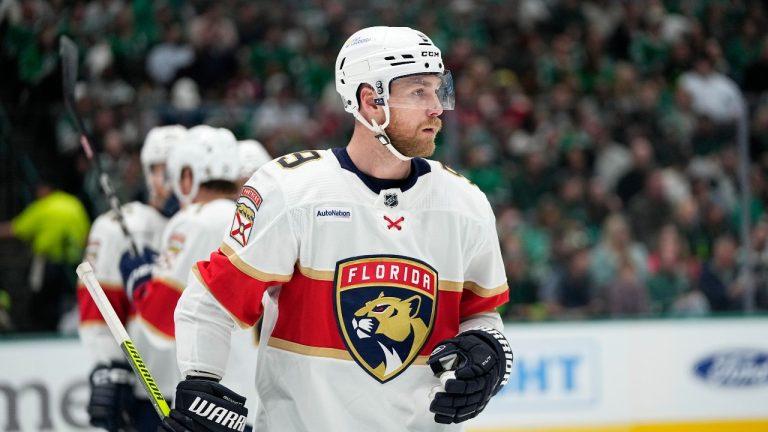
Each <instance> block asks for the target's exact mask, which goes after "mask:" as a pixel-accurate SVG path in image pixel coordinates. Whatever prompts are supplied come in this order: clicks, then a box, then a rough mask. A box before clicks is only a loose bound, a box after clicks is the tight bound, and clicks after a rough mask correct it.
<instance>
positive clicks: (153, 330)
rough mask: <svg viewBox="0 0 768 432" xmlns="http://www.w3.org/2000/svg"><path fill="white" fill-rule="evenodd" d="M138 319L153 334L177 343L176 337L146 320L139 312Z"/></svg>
mask: <svg viewBox="0 0 768 432" xmlns="http://www.w3.org/2000/svg"><path fill="white" fill-rule="evenodd" d="M136 319H137V320H138V321H139V322H140V323H141V326H142V327H144V328H145V329H147V330H149V332H150V333H152V334H153V335H155V336H157V337H159V338H160V339H162V340H164V341H167V342H170V343H176V338H175V337H173V336H168V335H167V334H165V333H163V332H162V331H160V329H158V328H157V327H155V326H153V325H152V324H151V323H150V322H149V321H147V320H145V319H144V318H143V317H142V316H141V314H138V315H137V317H136Z"/></svg>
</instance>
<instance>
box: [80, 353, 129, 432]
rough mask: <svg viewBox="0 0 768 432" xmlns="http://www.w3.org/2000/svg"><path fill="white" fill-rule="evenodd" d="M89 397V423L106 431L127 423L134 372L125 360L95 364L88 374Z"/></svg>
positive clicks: (122, 426) (124, 425)
mask: <svg viewBox="0 0 768 432" xmlns="http://www.w3.org/2000/svg"><path fill="white" fill-rule="evenodd" d="M89 381H90V385H91V397H90V399H88V416H89V417H90V423H91V426H95V427H98V428H102V429H106V430H108V431H110V432H113V431H117V430H120V429H125V428H126V426H128V425H129V424H130V420H131V419H130V412H131V411H132V409H133V404H134V398H133V383H134V376H133V372H132V371H131V367H130V366H128V363H123V362H116V361H113V362H112V363H110V364H108V365H106V364H98V365H96V367H95V368H94V369H93V371H92V372H91V376H90V379H89Z"/></svg>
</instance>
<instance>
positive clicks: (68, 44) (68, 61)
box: [59, 36, 139, 256]
mask: <svg viewBox="0 0 768 432" xmlns="http://www.w3.org/2000/svg"><path fill="white" fill-rule="evenodd" d="M59 54H60V55H61V70H62V74H61V76H62V81H61V84H62V85H61V87H62V91H63V93H64V105H66V107H67V111H68V112H69V115H70V116H71V117H72V118H73V119H75V124H77V129H78V131H79V132H80V145H81V146H82V147H83V152H84V153H85V157H86V159H88V161H89V162H92V163H93V164H94V165H95V166H96V173H97V174H98V176H99V184H100V185H101V189H102V190H103V191H104V195H106V196H107V201H109V207H110V208H111V209H112V211H113V212H114V213H115V217H116V218H117V223H118V224H119V225H120V229H121V230H122V231H123V234H124V235H125V237H126V238H127V239H128V242H129V243H130V247H131V253H132V254H133V256H139V249H138V248H137V247H136V242H135V241H134V240H133V236H131V234H130V233H129V232H128V227H127V226H126V225H125V218H124V217H123V212H122V210H121V209H120V200H119V199H118V198H117V195H116V194H115V190H114V189H113V188H112V182H110V181H109V176H107V173H106V172H104V168H103V167H102V166H101V159H99V158H94V157H93V148H92V147H91V143H90V141H89V140H88V135H87V134H86V133H85V126H84V125H83V119H82V118H80V115H78V114H77V107H76V105H75V84H76V82H77V62H78V57H77V46H76V45H75V43H74V42H72V39H70V38H68V37H66V36H62V37H61V38H60V39H59Z"/></svg>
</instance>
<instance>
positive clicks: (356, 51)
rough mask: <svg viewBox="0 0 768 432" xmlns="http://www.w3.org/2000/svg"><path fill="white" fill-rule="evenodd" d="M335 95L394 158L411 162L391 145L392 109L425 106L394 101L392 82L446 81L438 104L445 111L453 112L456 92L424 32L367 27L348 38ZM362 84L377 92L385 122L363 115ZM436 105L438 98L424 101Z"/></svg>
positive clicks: (339, 60)
mask: <svg viewBox="0 0 768 432" xmlns="http://www.w3.org/2000/svg"><path fill="white" fill-rule="evenodd" d="M335 71H336V91H337V92H339V94H340V95H341V100H342V102H343V103H344V110H345V111H347V112H349V113H351V114H352V115H353V116H354V117H355V118H356V119H357V120H358V121H359V122H360V123H362V124H363V125H365V126H366V127H367V128H368V129H370V130H371V131H372V132H373V133H375V134H376V138H377V139H378V140H379V141H381V143H382V144H384V145H385V146H386V147H387V148H388V149H389V150H390V151H391V152H392V153H393V154H394V155H395V156H397V157H398V158H399V159H401V160H408V159H410V158H409V157H406V156H403V155H402V154H401V153H400V152H398V151H397V150H396V149H395V148H394V147H393V146H392V145H391V143H390V141H389V138H388V137H387V135H386V133H385V132H384V129H385V128H386V127H387V125H388V124H389V120H390V113H389V108H390V106H394V107H401V108H426V107H425V106H423V105H421V104H420V103H418V102H417V103H416V104H414V105H409V102H407V101H399V103H398V104H395V103H393V101H391V100H390V93H389V92H390V86H391V84H392V81H393V80H395V79H397V78H402V77H406V76H412V75H421V74H435V75H437V76H439V77H440V78H441V79H442V83H441V85H440V87H439V88H438V89H437V100H438V101H439V105H440V107H441V108H442V109H444V110H450V109H453V104H454V91H453V80H452V78H451V73H450V72H449V71H447V70H446V69H445V65H444V63H443V58H442V54H441V52H440V49H439V48H438V47H437V46H435V44H433V43H432V40H431V39H430V38H429V37H427V36H426V35H424V33H422V32H420V31H418V30H414V29H412V28H410V27H368V28H365V29H362V30H359V31H357V32H355V34H353V35H352V36H350V37H349V39H347V41H346V42H345V43H344V46H343V47H342V48H341V51H339V55H338V57H337V58H336V69H335ZM361 84H367V85H370V86H371V88H373V89H375V91H376V93H377V94H378V98H376V99H375V103H376V104H377V105H380V106H382V107H383V108H384V115H385V117H384V124H381V125H379V124H377V123H376V121H375V120H373V119H371V121H370V122H369V121H368V120H367V119H365V118H364V117H363V116H362V115H361V114H360V111H359V109H360V102H359V101H358V97H357V91H358V89H359V87H360V85H361ZM424 101H428V103H430V104H434V97H432V96H431V95H430V96H429V99H426V98H425V99H424Z"/></svg>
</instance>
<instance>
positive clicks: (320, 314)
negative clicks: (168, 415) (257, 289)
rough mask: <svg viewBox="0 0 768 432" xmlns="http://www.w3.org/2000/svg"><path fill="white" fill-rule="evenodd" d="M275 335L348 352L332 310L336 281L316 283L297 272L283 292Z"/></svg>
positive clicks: (314, 280) (318, 281) (304, 343)
mask: <svg viewBox="0 0 768 432" xmlns="http://www.w3.org/2000/svg"><path fill="white" fill-rule="evenodd" d="M277 307H278V309H279V310H280V313H278V314H277V323H275V329H274V330H273V331H272V336H274V337H277V338H279V339H284V340H287V341H289V342H294V343H297V344H301V345H307V346H311V347H319V348H336V349H342V350H346V349H347V347H346V346H345V345H344V342H343V341H342V340H341V336H340V335H339V328H338V326H337V325H336V318H335V315H334V311H333V281H328V280H317V279H312V278H310V277H307V276H305V275H304V274H302V273H301V272H300V271H299V270H298V269H296V270H294V273H293V278H291V280H290V281H289V282H287V283H286V284H284V285H283V287H282V288H281V289H280V297H279V298H278V304H277Z"/></svg>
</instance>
